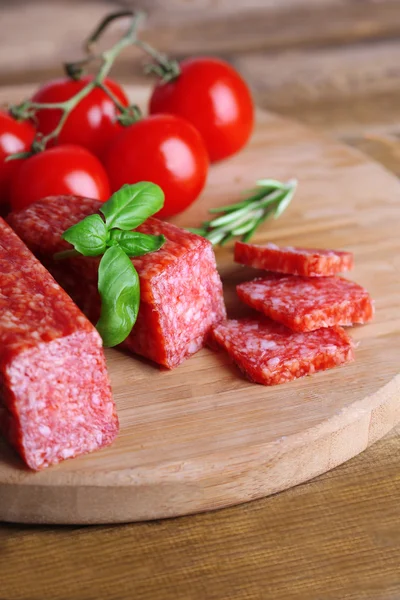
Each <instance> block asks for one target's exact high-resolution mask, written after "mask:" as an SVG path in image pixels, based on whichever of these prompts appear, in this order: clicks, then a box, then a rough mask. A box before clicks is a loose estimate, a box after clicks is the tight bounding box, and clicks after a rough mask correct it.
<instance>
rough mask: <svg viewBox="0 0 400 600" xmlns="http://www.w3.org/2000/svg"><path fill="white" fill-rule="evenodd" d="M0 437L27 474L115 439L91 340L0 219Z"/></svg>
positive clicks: (98, 345)
mask: <svg viewBox="0 0 400 600" xmlns="http://www.w3.org/2000/svg"><path fill="white" fill-rule="evenodd" d="M0 429H1V431H2V433H3V434H4V435H5V437H6V438H8V440H9V441H10V443H11V444H12V445H13V446H14V447H15V448H16V450H17V451H18V452H19V453H20V455H21V456H22V458H23V459H24V461H25V462H26V464H27V465H28V466H29V467H30V468H31V469H42V468H43V467H47V466H49V465H53V464H56V463H58V462H60V461H62V460H64V459H66V458H70V457H73V456H77V455H79V454H83V453H86V452H91V451H92V450H96V449H97V448H101V447H103V446H106V445H108V444H110V443H111V442H112V441H113V439H114V438H115V436H116V435H117V432H118V419H117V415H116V412H115V406H114V402H113V399H112V396H111V388H110V382H109V379H108V375H107V370H106V364H105V357H104V352H103V348H102V342H101V338H100V336H99V334H98V333H97V331H96V330H95V329H94V327H93V326H92V325H91V323H90V322H89V321H88V320H87V319H86V317H85V316H84V315H83V314H82V313H81V311H80V310H79V309H78V307H77V306H76V305H75V304H74V303H73V302H72V300H71V298H69V297H68V295H67V294H66V293H65V292H64V290H62V289H61V288H60V286H59V285H58V284H57V283H56V282H55V281H54V279H53V277H52V276H51V275H50V273H48V272H47V271H46V269H45V268H44V267H43V266H42V265H41V264H40V263H39V261H38V260H37V259H36V258H35V257H34V256H33V255H32V254H31V252H30V251H29V250H28V249H27V248H26V246H25V245H24V244H23V243H22V241H21V240H20V239H19V238H18V237H17V235H16V234H15V233H14V232H13V231H12V230H11V229H10V227H9V226H8V225H7V224H6V223H5V222H4V221H3V219H0Z"/></svg>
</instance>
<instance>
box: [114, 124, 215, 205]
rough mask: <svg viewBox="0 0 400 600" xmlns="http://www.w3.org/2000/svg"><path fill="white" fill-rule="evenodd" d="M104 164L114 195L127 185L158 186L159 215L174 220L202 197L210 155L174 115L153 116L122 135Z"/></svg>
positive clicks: (192, 129)
mask: <svg viewBox="0 0 400 600" xmlns="http://www.w3.org/2000/svg"><path fill="white" fill-rule="evenodd" d="M104 164H105V166H106V169H107V172H108V175H109V177H110V182H111V190H112V191H113V192H114V191H116V190H118V189H119V188H120V187H121V186H122V185H124V183H137V182H138V181H151V182H153V183H157V184H158V185H159V186H160V187H161V188H162V189H163V190H164V194H165V203H164V206H163V208H162V209H161V210H160V211H159V212H158V213H157V216H159V217H171V216H172V215H176V214H177V213H180V212H182V211H183V210H185V208H187V207H188V206H189V205H190V204H191V203H192V202H193V201H194V200H195V199H196V198H197V196H198V195H199V194H200V192H201V190H202V189H203V187H204V184H205V182H206V179H207V171H208V156H207V151H206V148H205V146H204V142H203V140H202V139H201V136H200V134H199V133H198V132H197V131H196V129H195V128H194V127H193V126H192V125H191V124H190V123H188V122H187V121H185V120H183V119H180V118H179V117H175V116H173V115H154V116H153V117H148V118H146V119H142V120H141V121H137V122H136V123H134V124H133V125H130V126H129V127H127V128H126V129H125V130H124V131H123V132H122V133H120V134H119V135H118V136H117V137H116V138H115V139H114V141H113V142H112V144H111V145H110V148H109V150H108V154H107V155H106V158H105V161H104Z"/></svg>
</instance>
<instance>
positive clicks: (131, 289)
mask: <svg viewBox="0 0 400 600" xmlns="http://www.w3.org/2000/svg"><path fill="white" fill-rule="evenodd" d="M98 288H99V293H100V297H101V316H100V319H99V321H98V323H97V325H96V328H97V331H98V332H99V333H100V335H101V337H102V338H103V344H104V346H106V347H111V346H116V345H117V344H120V343H121V342H123V341H124V340H125V339H126V338H127V337H128V335H129V334H130V332H131V330H132V327H133V326H134V324H135V322H136V318H137V314H138V310H139V303H140V285H139V276H138V274H137V271H136V269H135V267H134V266H133V264H132V262H131V260H130V258H128V256H127V255H126V254H125V252H124V251H123V250H121V248H119V247H118V246H113V247H112V248H108V249H107V250H106V252H105V253H104V256H103V257H102V259H101V261H100V265H99V279H98Z"/></svg>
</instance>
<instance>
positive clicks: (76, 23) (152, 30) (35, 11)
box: [0, 0, 400, 82]
mask: <svg viewBox="0 0 400 600" xmlns="http://www.w3.org/2000/svg"><path fill="white" fill-rule="evenodd" d="M3 4H4V6H3V5H2V14H1V20H0V40H1V45H2V47H3V48H4V49H5V51H4V52H1V53H0V78H1V80H2V81H3V82H6V80H7V78H14V77H15V72H16V71H19V72H23V73H24V76H25V77H30V78H36V79H38V78H39V76H40V73H44V72H45V73H46V74H49V72H50V73H54V72H56V70H57V69H59V64H60V63H61V62H64V61H66V60H73V59H74V58H77V53H79V51H80V47H81V43H82V40H83V39H84V38H85V37H86V36H87V35H88V33H89V32H90V31H91V29H92V28H93V27H94V25H95V23H96V22H97V21H98V20H99V19H100V18H102V16H103V15H104V14H105V13H106V12H108V11H110V10H112V9H115V8H116V7H120V6H121V5H123V6H130V7H132V6H133V7H135V8H138V7H141V8H144V9H146V10H147V11H148V14H149V18H148V22H147V24H146V26H145V29H144V31H143V35H144V37H145V39H146V40H147V41H150V42H152V43H154V44H156V45H157V47H159V49H160V50H163V51H167V52H172V53H173V54H175V55H176V56H182V55H186V54H191V53H204V52H206V53H224V54H232V53H233V54H237V53H238V52H248V51H254V50H262V49H264V50H270V51H279V50H282V49H287V48H294V47H302V46H316V45H332V44H333V45H336V44H342V43H348V42H349V41H350V42H357V41H362V40H370V39H374V40H376V39H382V38H388V37H393V38H394V37H396V36H397V35H398V34H399V32H400V19H399V4H398V2H397V0H379V2H376V1H375V0H363V1H360V0H284V1H279V2H276V1H274V0H252V1H251V2H248V1H247V2H245V1H243V0H234V1H231V0H222V1H221V0H219V1H216V0H195V1H190V2H187V1H185V0H167V1H163V0H141V1H133V0H127V1H125V2H112V1H110V0H95V1H92V2H88V1H86V2H82V1H81V0H68V1H67V0H64V1H63V2H57V1H56V2H54V0H35V1H31V2H23V3H21V2H15V1H11V2H10V1H8V2H6V3H3ZM22 5H23V10H22V8H21V7H22ZM31 23H34V25H35V26H34V27H31ZM114 31H118V27H117V28H116V29H114ZM109 39H110V40H112V39H113V34H111V36H110V38H109ZM139 56H140V54H139V53H138V52H134V51H127V52H126V53H125V54H124V55H123V57H122V58H121V62H120V67H119V69H120V70H119V72H121V73H125V74H127V75H128V76H129V74H131V73H132V69H133V65H134V64H135V67H136V66H137V65H136V63H137V60H138V58H139Z"/></svg>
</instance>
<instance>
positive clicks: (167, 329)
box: [8, 196, 226, 369]
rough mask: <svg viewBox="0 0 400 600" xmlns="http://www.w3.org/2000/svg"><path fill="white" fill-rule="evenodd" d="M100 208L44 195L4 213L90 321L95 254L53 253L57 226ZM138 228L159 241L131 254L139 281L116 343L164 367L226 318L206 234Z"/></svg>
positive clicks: (95, 304)
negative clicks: (125, 329)
mask: <svg viewBox="0 0 400 600" xmlns="http://www.w3.org/2000/svg"><path fill="white" fill-rule="evenodd" d="M100 206H101V203H100V202H98V201H97V200H91V199H88V198H78V197H75V196H63V197H50V198H45V199H44V200H41V201H40V202H37V203H35V204H33V205H31V206H30V207H28V208H27V209H25V210H22V211H19V212H16V213H12V214H11V215H9V217H8V219H9V222H10V224H11V226H12V227H13V229H14V230H15V231H16V232H17V233H18V235H19V236H20V237H21V239H23V241H24V242H25V243H26V244H27V246H28V247H29V248H30V249H31V250H32V252H33V253H34V254H36V256H37V257H38V258H39V259H40V260H41V261H42V262H43V264H45V265H46V267H47V268H48V269H49V270H50V272H51V273H52V274H53V276H54V277H55V279H56V280H57V281H58V282H59V283H60V285H61V286H62V287H63V288H64V289H65V290H66V291H67V292H68V294H69V295H70V296H71V297H72V298H73V300H74V301H75V302H76V303H77V305H78V306H79V307H80V308H81V310H82V311H83V312H84V313H85V314H86V315H87V316H88V318H89V319H90V320H91V321H92V322H93V323H95V322H96V321H97V319H98V318H99V314H100V298H99V295H98V291H97V274H98V263H99V259H97V258H92V257H79V258H75V259H70V260H64V261H62V264H61V261H54V260H53V255H54V253H55V252H58V251H60V250H65V249H66V248H67V247H68V244H66V243H65V242H63V241H62V239H61V234H62V233H63V231H65V230H66V229H68V227H71V225H74V224H75V223H77V222H78V221H80V220H81V219H83V218H84V217H86V216H87V215H90V214H93V213H96V212H98V210H99V208H100ZM138 231H140V232H142V233H146V234H154V235H160V234H162V235H164V236H165V238H166V242H165V244H164V246H163V247H162V248H161V249H160V250H159V251H158V252H152V253H150V254H146V255H144V256H140V257H135V258H132V262H133V264H134V266H135V268H136V270H137V272H138V274H139V279H140V296H141V304H140V310H139V314H138V318H137V321H136V324H135V326H134V328H133V330H132V332H131V334H130V335H129V337H128V338H127V339H126V340H125V342H124V343H123V346H124V347H125V348H127V349H128V350H130V351H131V352H134V353H137V354H140V355H142V356H145V357H146V358H149V359H150V360H152V361H154V362H156V363H158V364H160V365H163V366H165V367H167V368H170V369H171V368H173V367H176V366H177V365H179V364H180V363H181V362H182V361H183V360H184V359H185V358H187V357H188V356H190V355H191V354H193V353H195V352H197V350H199V349H200V348H201V347H202V346H203V345H204V342H205V338H206V336H207V335H208V332H209V330H210V327H211V326H212V325H213V324H214V323H217V322H218V321H220V320H222V319H224V318H225V317H226V313H225V305H224V299H223V293H222V283H221V280H220V277H219V275H218V271H217V268H216V262H215V256H214V252H213V249H212V246H211V244H210V242H209V241H208V240H206V239H204V238H202V237H200V236H198V235H195V234H193V233H190V232H188V231H185V230H183V229H180V228H179V227H176V226H175V225H172V224H170V223H165V222H164V221H160V220H159V219H152V218H150V219H148V220H147V221H146V222H145V223H143V225H141V226H140V227H139V228H138Z"/></svg>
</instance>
